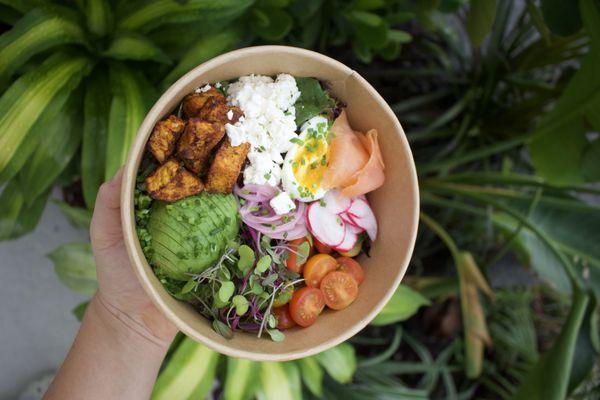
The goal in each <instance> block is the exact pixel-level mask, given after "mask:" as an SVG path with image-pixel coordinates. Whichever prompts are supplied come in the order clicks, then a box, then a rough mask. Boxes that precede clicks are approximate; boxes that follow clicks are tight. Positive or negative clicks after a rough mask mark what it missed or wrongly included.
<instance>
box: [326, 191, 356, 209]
mask: <svg viewBox="0 0 600 400" xmlns="http://www.w3.org/2000/svg"><path fill="white" fill-rule="evenodd" d="M323 201H324V202H325V208H327V209H328V210H329V211H330V212H332V213H333V214H340V213H342V212H344V211H346V210H347V209H349V208H350V206H351V205H352V200H351V199H349V198H347V197H344V196H342V195H341V193H340V191H339V190H337V189H332V190H330V191H328V192H327V193H325V196H323Z"/></svg>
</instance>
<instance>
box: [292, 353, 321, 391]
mask: <svg viewBox="0 0 600 400" xmlns="http://www.w3.org/2000/svg"><path fill="white" fill-rule="evenodd" d="M296 363H297V364H298V366H299V367H300V375H301V376H302V382H304V384H305V385H306V387H307V388H308V390H310V392H311V393H312V394H314V395H315V396H317V397H318V398H321V397H322V396H323V369H322V368H321V366H320V365H319V363H318V362H317V360H316V359H315V358H314V357H305V358H301V359H299V360H298V361H296Z"/></svg>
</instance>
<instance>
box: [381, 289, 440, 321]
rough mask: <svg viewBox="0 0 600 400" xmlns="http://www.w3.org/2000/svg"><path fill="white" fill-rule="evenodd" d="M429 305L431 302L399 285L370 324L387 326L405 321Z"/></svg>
mask: <svg viewBox="0 0 600 400" xmlns="http://www.w3.org/2000/svg"><path fill="white" fill-rule="evenodd" d="M430 304H431V302H430V301H429V300H428V299H427V298H426V297H424V296H423V295H422V294H420V293H419V292H417V291H415V290H413V289H411V288H410V287H408V286H406V285H400V286H398V289H396V292H395V293H394V295H393V296H392V298H391V299H390V301H388V303H387V304H386V305H385V307H383V310H381V312H380V313H379V314H377V316H376V317H375V319H373V321H371V324H373V325H388V324H393V323H395V322H398V321H405V320H407V319H409V318H410V317H412V316H413V315H415V314H416V312H417V311H418V310H419V308H421V307H422V306H428V305H430Z"/></svg>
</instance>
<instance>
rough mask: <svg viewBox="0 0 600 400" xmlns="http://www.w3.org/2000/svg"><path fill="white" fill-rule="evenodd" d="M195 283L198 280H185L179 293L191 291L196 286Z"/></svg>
mask: <svg viewBox="0 0 600 400" xmlns="http://www.w3.org/2000/svg"><path fill="white" fill-rule="evenodd" d="M197 284H198V282H196V281H195V280H193V279H190V280H189V281H187V283H186V284H185V285H183V287H182V288H181V291H180V292H179V294H180V295H183V294H186V293H189V292H191V291H192V290H193V289H194V288H195V287H196V285H197Z"/></svg>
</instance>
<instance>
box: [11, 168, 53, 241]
mask: <svg viewBox="0 0 600 400" xmlns="http://www.w3.org/2000/svg"><path fill="white" fill-rule="evenodd" d="M48 195H49V191H46V193H43V194H41V195H40V196H38V197H37V198H35V199H34V201H33V202H31V204H30V205H29V206H27V204H26V202H25V197H26V193H24V192H23V190H22V188H21V185H20V184H19V182H18V180H17V179H14V180H11V181H10V182H8V183H7V184H6V185H5V186H4V188H3V190H2V194H0V240H7V239H14V238H17V237H19V236H22V235H24V234H26V233H28V232H30V231H31V230H33V228H35V226H36V225H37V223H38V221H39V219H40V217H41V215H42V212H43V211H44V208H45V206H46V202H47V200H48Z"/></svg>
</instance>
